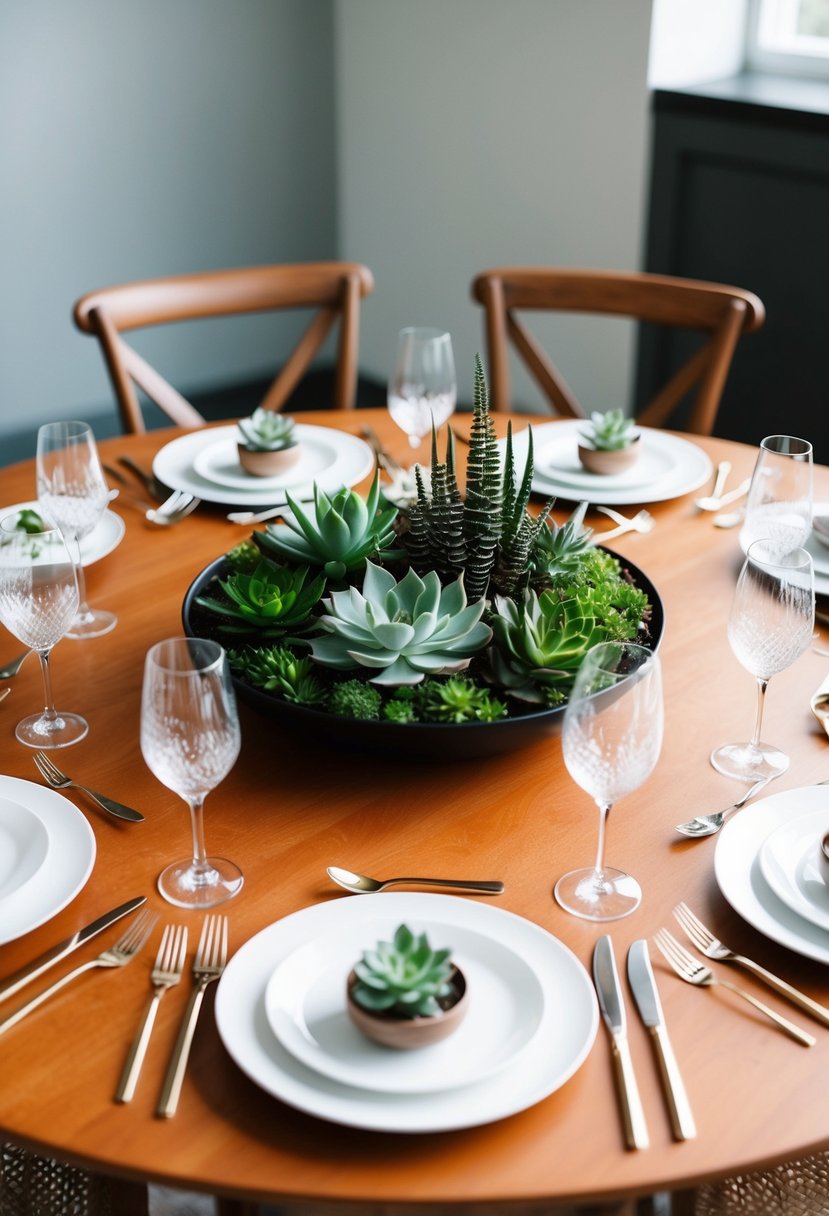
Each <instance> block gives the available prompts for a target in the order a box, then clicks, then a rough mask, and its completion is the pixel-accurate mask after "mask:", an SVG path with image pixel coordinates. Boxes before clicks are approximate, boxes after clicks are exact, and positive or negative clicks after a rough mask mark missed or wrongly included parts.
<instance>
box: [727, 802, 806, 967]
mask: <svg viewBox="0 0 829 1216" xmlns="http://www.w3.org/2000/svg"><path fill="white" fill-rule="evenodd" d="M820 811H822V812H824V813H825V815H826V817H827V819H829V786H826V785H810V786H804V787H803V788H801V789H794V790H783V791H782V792H781V793H779V794H771V795H769V797H767V798H763V799H761V800H760V801H759V802H755V803H752V804H750V805H749V806H747V807H744V808H743V810H742V811H740V813H739V815H735V816H734V817H733V819H731V820H729V822H728V823H727V824H726V825H725V827H724V828H723V830H722V832H721V833H720V836H719V839H718V841H717V848H716V852H715V853H714V873H715V876H716V879H717V883H718V885H719V888H720V890H721V891H722V893H723V895H724V896H725V898H726V899H727V900H728V902H729V903H730V904H731V906H732V908H734V910H735V912H738V913H739V915H740V916H742V918H743V920H745V921H748V923H749V924H750V925H753V926H754V928H755V929H757V930H759V932H760V933H763V934H765V936H766V937H768V938H770V939H771V940H772V941H774V942H777V943H778V944H779V945H781V946H787V947H788V948H789V949H790V950H794V951H795V953H796V954H802V955H804V956H805V957H806V958H811V959H815V960H816V961H817V962H819V963H829V936H827V933H826V930H825V929H821V928H820V927H819V926H818V925H815V924H813V923H812V922H811V921H809V920H806V919H805V918H804V917H802V916H800V915H798V913H797V912H794V911H793V910H792V909H791V908H790V907H788V906H787V905H786V904H785V903H784V902H783V900H782V899H780V898H779V897H778V896H777V895H776V894H775V893H774V891H773V890H772V889H771V887H770V886H769V884H768V882H767V881H766V879H765V878H764V876H763V871H762V867H761V864H760V852H761V850H762V847H763V844H764V843H765V841H766V839H767V838H768V837H769V836H770V835H771V833H772V832H774V831H776V830H777V828H779V827H781V826H782V825H783V824H785V823H788V822H789V821H793V820H795V819H797V818H798V817H799V816H801V815H803V814H807V813H808V814H811V813H813V812H815V813H817V812H820Z"/></svg>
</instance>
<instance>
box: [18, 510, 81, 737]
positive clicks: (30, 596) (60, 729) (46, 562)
mask: <svg viewBox="0 0 829 1216" xmlns="http://www.w3.org/2000/svg"><path fill="white" fill-rule="evenodd" d="M19 523H20V513H19V512H17V511H15V512H13V513H12V514H11V515H7V516H6V517H5V518H4V519H3V520H0V621H2V623H3V624H4V625H5V626H6V628H7V629H8V631H9V633H12V634H14V636H15V637H16V638H17V639H18V640H19V641H21V642H22V643H23V645H24V646H28V647H29V649H30V650H36V651H37V653H38V655H39V657H40V666H41V670H42V672H43V696H44V706H45V708H44V709H43V712H42V713H40V714H32V715H30V716H29V717H28V718H23V720H22V721H21V722H18V724H17V727H16V729H15V732H14V733H15V735H16V736H17V738H18V740H19V741H20V742H21V743H25V744H26V746H27V747H37V748H54V747H68V746H69V744H70V743H77V742H78V740H79V739H83V737H84V736H85V735H86V733H87V731H88V730H89V726H88V724H87V722H86V719H85V718H82V717H81V716H80V714H70V713H64V712H61V713H58V711H57V710H56V709H55V706H54V701H53V697H52V681H51V677H50V672H49V655H50V654H51V651H52V648H53V647H54V646H55V644H56V643H57V642H59V641H60V639H61V638H62V637H63V636H64V634H65V633H66V630H67V629H68V627H69V622H70V621H71V620H72V618H73V617H74V615H75V613H76V612H77V609H78V584H77V581H76V578H75V563H74V562H73V561H72V558H71V557H70V555H69V551H68V550H67V548H66V542H65V541H64V539H63V537H62V536H61V534H60V532H59V531H58V530H57V528H44V529H42V530H41V529H35V530H32V529H31V525H30V524H28V525H27V530H25V531H24V530H23V529H21V528H20V527H19V526H18V525H19Z"/></svg>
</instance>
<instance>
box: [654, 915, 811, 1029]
mask: <svg viewBox="0 0 829 1216" xmlns="http://www.w3.org/2000/svg"><path fill="white" fill-rule="evenodd" d="M674 916H675V917H676V919H677V921H678V922H679V924H680V925H681V926H682V928H683V929H684V930H685V933H686V934H687V935H688V938H689V940H690V941H691V943H692V945H694V946H696V948H697V950H699V952H700V954H704V955H705V957H706V958H712V959H716V960H717V962H720V963H736V964H737V966H738V967H743V968H744V969H745V970H746V971H748V972H750V973H751V975H754V976H756V977H757V979H759V980H762V981H763V983H764V984H766V985H768V987H769V988H771V989H772V990H773V991H774V992H777V993H778V994H779V995H780V996H784V997H786V998H787V1000H790V1001H791V1002H792V1004H794V1005H797V1006H798V1007H799V1008H800V1009H805V1010H806V1012H807V1013H811V1014H812V1016H813V1017H815V1018H817V1020H818V1021H819V1022H822V1023H823V1025H824V1026H829V1009H826V1008H824V1006H823V1005H819V1004H818V1002H817V1001H813V1000H812V998H811V997H809V996H806V994H805V993H804V992H799V991H798V989H797V988H793V987H792V985H791V984H787V983H786V981H785V980H781V979H780V978H779V976H776V975H772V973H771V972H770V971H766V969H765V967H761V966H760V964H759V963H755V962H754V960H753V959H750V958H745V956H744V955H742V954H737V952H736V951H734V950H731V949H729V947H728V946H725V945H723V943H722V942H721V941H720V940H719V938H717V937H715V936H714V934H713V933H712V932H711V930H710V929H708V928H706V926H705V925H704V924H703V923H702V921H701V920H700V919H699V917H697V916H695V915H694V913H693V912H692V911H691V909H690V908H689V907H688V905H687V904H685V903H680V904H677V906H676V907H675V908H674Z"/></svg>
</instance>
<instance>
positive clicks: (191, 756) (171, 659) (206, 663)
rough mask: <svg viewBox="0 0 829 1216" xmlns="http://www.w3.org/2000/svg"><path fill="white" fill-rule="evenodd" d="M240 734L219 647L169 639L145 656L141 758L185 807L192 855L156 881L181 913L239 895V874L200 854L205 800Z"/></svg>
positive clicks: (231, 762)
mask: <svg viewBox="0 0 829 1216" xmlns="http://www.w3.org/2000/svg"><path fill="white" fill-rule="evenodd" d="M239 747H240V731H239V717H238V715H237V712H236V700H235V697H234V695H233V685H232V683H231V679H230V669H229V667H228V663H227V657H226V655H225V652H224V650H223V649H222V647H221V646H220V645H219V643H218V642H213V641H209V640H206V639H201V638H167V639H166V640H165V641H163V642H158V643H156V645H155V646H153V647H152V648H151V650H149V651H148V653H147V658H146V661H145V665H144V686H143V691H142V696H141V751H142V753H143V756H144V760H145V761H146V764H147V767H148V768H149V769H150V771H151V772H152V773H153V774H154V775H155V776H156V777H157V778H158V780H159V781H160V782H161V783H162V785H166V786H167V788H168V789H170V790H173V791H174V792H175V793H176V794H178V795H179V797H180V798H183V799H184V801H185V802H186V803H187V805H188V807H189V808H190V824H191V828H192V833H193V852H192V856H191V857H188V858H186V859H185V860H184V861H176V862H173V864H172V865H169V866H167V868H166V869H165V870H163V871H162V872H161V874H159V876H158V889H159V891H160V892H161V894H162V895H163V896H164V898H165V899H166V900H167V901H168V902H169V903H171V904H176V905H177V906H178V907H179V908H212V907H213V906H214V905H215V904H220V903H223V902H224V901H225V900H226V899H231V898H232V897H233V896H234V895H238V893H239V891H241V889H242V883H243V881H244V879H243V876H242V871H241V870H240V869H239V867H238V866H236V865H234V863H233V862H232V861H227V859H226V858H224V857H208V856H206V853H205V847H204V819H203V816H204V800H205V798H206V796H207V795H208V794H209V793H210V791H211V790H212V789H215V787H216V786H217V785H218V784H219V782H220V781H222V780H223V779H224V778H225V777H226V776H227V774H228V773H229V772H230V770H231V769H232V768H233V765H234V764H235V763H236V757H237V756H238V755H239Z"/></svg>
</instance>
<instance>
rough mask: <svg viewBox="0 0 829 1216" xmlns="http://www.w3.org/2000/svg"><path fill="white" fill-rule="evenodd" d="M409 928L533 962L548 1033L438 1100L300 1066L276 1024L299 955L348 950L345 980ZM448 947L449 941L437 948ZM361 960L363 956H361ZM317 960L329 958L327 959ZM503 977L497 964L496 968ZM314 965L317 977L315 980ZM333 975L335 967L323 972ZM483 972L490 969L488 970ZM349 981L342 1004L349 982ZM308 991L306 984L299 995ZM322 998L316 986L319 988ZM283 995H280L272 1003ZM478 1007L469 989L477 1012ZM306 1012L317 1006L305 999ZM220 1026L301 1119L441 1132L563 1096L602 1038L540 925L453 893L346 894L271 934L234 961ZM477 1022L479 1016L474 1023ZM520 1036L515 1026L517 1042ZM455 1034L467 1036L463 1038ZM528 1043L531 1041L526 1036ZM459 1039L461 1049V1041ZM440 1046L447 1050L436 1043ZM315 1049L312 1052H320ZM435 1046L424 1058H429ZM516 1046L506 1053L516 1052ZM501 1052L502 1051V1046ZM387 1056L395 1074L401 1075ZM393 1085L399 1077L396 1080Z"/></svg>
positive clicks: (575, 971)
mask: <svg viewBox="0 0 829 1216" xmlns="http://www.w3.org/2000/svg"><path fill="white" fill-rule="evenodd" d="M401 923H405V924H407V925H408V926H409V928H410V929H411V930H412V931H413V932H419V931H420V930H421V928H422V927H425V926H428V929H429V934H430V940H431V939H432V937H433V936H434V941H433V942H432V944H433V945H440V944H443V945H448V946H450V947H453V944H454V943H453V938H454V936H455V934H457V938H458V942H459V943H461V947H460V949H459V953H465V952H466V951H467V950H470V951H471V952H472V954H477V951H478V948H479V947H478V944H477V943H475V944H473V939H474V937H475V935H480V936H481V937H486V938H490V939H491V941H492V942H493V943H495V945H494V947H493V958H494V959H498V958H500V959H501V960H502V961H503V960H505V959H508V958H509V959H510V960H511V961H510V963H509V966H510V967H511V968H512V969H513V971H514V969H515V962H514V959H515V958H516V957H518V958H520V959H521V960H523V962H524V964H525V966H526V967H527V968H528V969H529V970H530V971H531V972H532V973H533V974H534V975H535V977H536V978H537V980H538V982H539V985H540V987H541V990H542V993H543V1002H544V1011H543V1014H542V1022H544V1020H545V1019H546V1018H547V1017H548V1016H549V1017H550V1018H551V1022H550V1025H549V1028H548V1030H547V1032H545V1033H537V1032H536V1033H530V1034H529V1036H528V1041H527V1042H526V1043H525V1044H524V1045H523V1046H520V1047H518V1048H517V1050H516V1051H515V1054H514V1055H513V1057H512V1058H511V1060H510V1061H509V1067H500V1068H499V1069H498V1070H497V1071H495V1072H490V1074H489V1075H488V1076H487V1077H486V1078H485V1079H483V1080H474V1081H470V1082H469V1083H468V1084H459V1085H457V1086H456V1087H455V1088H451V1089H443V1090H441V1091H440V1096H439V1099H437V1100H436V1096H435V1093H434V1092H433V1091H431V1090H430V1091H428V1092H422V1093H420V1092H418V1093H401V1092H389V1091H388V1090H387V1089H385V1088H384V1089H382V1090H378V1089H368V1088H359V1087H357V1086H352V1085H346V1084H343V1083H342V1082H341V1081H337V1080H335V1079H334V1078H333V1077H330V1076H327V1075H325V1073H322V1072H320V1071H318V1069H316V1068H310V1067H308V1065H306V1064H305V1063H303V1062H302V1061H301V1060H299V1059H297V1057H296V1056H295V1055H293V1054H292V1052H291V1051H289V1050H288V1049H287V1048H286V1047H285V1046H284V1045H283V1044H282V1042H280V1040H279V1038H277V1036H276V1034H275V1033H274V1031H273V1028H272V1026H271V1023H270V1021H269V1017H268V1001H267V995H268V991H269V985H270V983H271V978H272V976H274V974H275V973H276V971H277V969H278V968H279V967H280V966H281V964H282V963H284V962H285V961H286V960H287V959H289V958H290V957H291V956H292V955H294V954H295V952H298V951H299V950H300V949H302V948H305V947H308V946H309V945H310V944H311V943H318V942H321V941H323V940H328V939H332V940H334V941H337V940H339V941H341V942H342V946H343V952H344V957H343V958H341V959H340V963H341V964H342V966H343V967H344V969H345V971H347V970H348V969H349V968H350V967H351V965H352V964H353V962H354V961H355V943H356V942H357V941H358V940H359V942H360V943H361V945H360V947H359V951H361V950H362V949H364V948H368V947H370V946H371V945H373V943H374V942H375V941H376V940H377V939H378V938H380V937H388V936H390V935H393V934H394V931H395V929H396V928H397V926H398V925H400V924H401ZM438 937H439V938H440V939H441V941H440V942H439V941H438ZM359 951H358V953H359ZM309 957H311V958H316V959H320V958H321V959H322V960H328V959H330V957H331V956H330V955H329V954H328V951H327V950H324V949H321V951H320V953H319V954H318V955H314V954H313V952H312V953H311V954H310V955H309ZM492 965H493V967H498V963H497V962H495V963H493V964H492ZM315 969H316V964H315V965H314V967H312V968H311V971H312V973H314V972H315ZM330 970H331V967H330V966H329V965H328V964H327V963H326V964H325V965H324V966H323V972H329V971H330ZM480 970H481V971H482V970H483V967H481V968H480ZM341 974H342V983H343V989H342V993H341V995H342V1000H343V1002H344V1001H345V991H344V985H345V978H344V972H341ZM303 987H304V981H303V983H301V984H300V988H303ZM311 988H312V990H313V984H312V985H311ZM274 991H275V987H274V988H273V989H271V995H273V994H274ZM475 999H476V996H475V992H474V989H473V988H472V986H471V985H470V1002H474V1001H475ZM299 1007H300V1008H307V1007H308V1006H306V1004H305V1002H304V1001H303V1000H302V999H300V1001H299ZM215 1008H216V1024H217V1026H218V1030H219V1035H220V1036H221V1039H222V1042H223V1043H224V1045H225V1047H226V1049H227V1051H228V1052H229V1054H230V1055H231V1057H232V1058H233V1060H234V1061H235V1062H236V1064H237V1065H238V1066H239V1068H241V1069H242V1071H243V1072H244V1073H246V1074H247V1076H249V1077H250V1078H251V1080H253V1081H254V1082H256V1084H257V1085H259V1086H261V1088H262V1089H264V1090H265V1091H266V1092H267V1093H270V1094H272V1095H273V1096H274V1097H276V1098H279V1099H280V1100H281V1101H283V1102H286V1103H287V1104H288V1105H289V1106H293V1107H295V1108H296V1109H298V1110H302V1111H305V1112H306V1113H308V1114H312V1115H316V1116H318V1117H320V1118H323V1119H327V1120H330V1121H332V1122H334V1123H340V1124H344V1125H346V1126H350V1127H358V1128H364V1129H368V1130H373V1131H384V1132H435V1131H449V1130H453V1129H457V1128H464V1127H475V1126H478V1125H480V1124H484V1123H490V1122H492V1121H494V1120H496V1119H502V1118H504V1117H506V1116H507V1115H511V1114H515V1113H516V1112H517V1111H520V1110H525V1109H526V1108H527V1107H529V1106H532V1105H534V1104H535V1103H536V1102H540V1101H541V1100H542V1099H543V1098H546V1097H547V1096H548V1095H549V1094H551V1093H553V1092H554V1091H555V1090H557V1089H558V1088H559V1087H560V1086H562V1085H563V1084H564V1083H565V1082H566V1081H567V1080H568V1079H569V1078H570V1077H572V1076H573V1074H574V1073H575V1072H576V1070H577V1069H578V1068H579V1067H580V1066H581V1064H582V1063H583V1062H584V1060H585V1059H586V1057H587V1055H588V1053H589V1051H590V1048H591V1046H592V1045H593V1041H594V1039H595V1036H596V1030H597V1026H598V1008H597V1004H596V998H595V994H594V990H593V985H592V983H591V981H590V977H589V976H588V974H587V972H586V971H585V969H584V967H583V966H582V965H581V963H580V962H579V960H578V959H577V958H576V957H575V955H574V954H572V952H571V951H570V950H569V949H568V948H567V947H566V946H565V945H564V944H563V943H562V942H560V941H559V940H558V939H557V938H555V937H553V936H552V935H551V934H549V933H547V932H546V930H544V929H542V928H540V926H538V925H535V924H533V923H532V922H531V921H528V920H525V919H523V918H522V917H520V916H516V915H515V914H514V913H512V912H507V911H505V910H504V909H501V908H495V907H492V906H491V905H487V904H483V903H478V902H475V901H474V900H465V899H461V898H458V897H456V896H450V895H430V894H409V893H397V894H385V895H367V896H347V897H344V898H341V899H333V900H330V901H328V902H326V903H321V904H315V905H313V906H312V907H309V908H303V909H302V910H301V911H299V912H295V913H293V914H292V915H290V916H286V917H284V918H283V919H282V920H279V921H277V922H276V923H275V924H273V925H269V926H268V927H267V928H266V929H263V930H262V931H261V932H260V933H257V934H256V935H255V936H254V937H252V938H251V939H250V940H249V941H247V942H246V943H245V944H244V945H243V946H242V947H241V949H240V950H238V951H237V953H236V954H235V955H234V956H233V957H232V958H231V960H230V962H229V963H228V965H227V967H226V969H225V972H224V975H223V976H222V978H221V980H220V981H219V987H218V991H217V993H216V1007H215ZM467 1016H468V1017H472V1009H471V1006H470V1012H469V1014H468V1015H467ZM514 1030H515V1027H514V1025H513V1024H512V1023H509V1024H508V1026H507V1033H508V1034H509V1035H512V1034H513V1033H514ZM456 1034H458V1035H459V1034H461V1030H460V1029H459V1030H458V1031H457V1032H456ZM521 1034H524V1035H527V1031H522V1032H520V1033H519V1036H518V1037H519V1039H520V1037H521ZM455 1037H456V1036H455V1035H453V1036H451V1039H450V1041H451V1040H453V1039H455ZM436 1046H438V1045H436ZM312 1050H313V1048H312ZM432 1050H433V1048H425V1049H423V1051H420V1052H417V1053H416V1054H417V1055H418V1056H420V1057H421V1058H423V1059H427V1058H428V1056H426V1055H424V1052H426V1053H428V1052H431V1051H432ZM510 1050H511V1048H509V1047H508V1048H507V1049H506V1054H509V1051H510ZM498 1051H499V1052H500V1053H501V1055H502V1056H503V1054H505V1052H504V1048H503V1047H502V1046H500V1045H499V1048H498ZM396 1054H397V1053H389V1056H390V1058H389V1067H390V1068H391V1069H392V1070H394V1069H397V1068H399V1067H400V1065H399V1064H398V1063H397V1062H396V1060H395V1056H396ZM389 1075H392V1074H391V1073H390V1074H389Z"/></svg>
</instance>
